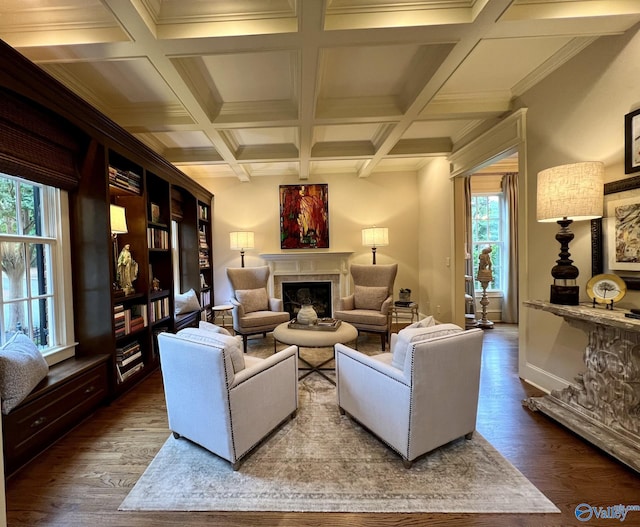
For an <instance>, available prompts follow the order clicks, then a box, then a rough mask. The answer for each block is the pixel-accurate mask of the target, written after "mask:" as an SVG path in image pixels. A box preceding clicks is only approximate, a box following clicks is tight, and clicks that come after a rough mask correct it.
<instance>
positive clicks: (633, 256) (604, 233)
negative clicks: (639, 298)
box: [591, 176, 640, 290]
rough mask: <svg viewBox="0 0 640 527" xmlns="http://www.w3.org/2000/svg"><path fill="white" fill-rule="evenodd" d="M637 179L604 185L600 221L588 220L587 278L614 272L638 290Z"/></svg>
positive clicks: (639, 184) (639, 232) (639, 194)
mask: <svg viewBox="0 0 640 527" xmlns="http://www.w3.org/2000/svg"><path fill="white" fill-rule="evenodd" d="M635 247H640V176H634V177H630V178H626V179H620V180H618V181H612V182H610V183H605V185H604V217H603V218H600V219H597V220H591V274H592V276H595V275H597V274H601V273H609V272H614V273H615V274H619V275H620V278H622V279H623V280H624V282H625V283H626V284H627V289H635V290H639V289H640V273H637V272H634V271H640V253H635V252H634V250H635V249H634V248H635Z"/></svg>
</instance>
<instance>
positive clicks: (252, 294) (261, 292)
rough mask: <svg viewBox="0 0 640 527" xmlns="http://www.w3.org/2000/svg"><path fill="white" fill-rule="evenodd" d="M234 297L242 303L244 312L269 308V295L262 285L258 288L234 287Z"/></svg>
mask: <svg viewBox="0 0 640 527" xmlns="http://www.w3.org/2000/svg"><path fill="white" fill-rule="evenodd" d="M236 298H237V299H238V302H240V303H241V304H242V307H243V308H244V312H245V313H253V312H254V311H268V310H269V297H268V296H267V290H266V289H265V288H264V287H261V288H260V289H236Z"/></svg>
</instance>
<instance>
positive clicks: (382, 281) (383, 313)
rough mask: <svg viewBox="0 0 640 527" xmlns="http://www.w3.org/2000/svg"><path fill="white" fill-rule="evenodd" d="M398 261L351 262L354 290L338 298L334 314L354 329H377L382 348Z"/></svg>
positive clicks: (387, 326) (386, 334)
mask: <svg viewBox="0 0 640 527" xmlns="http://www.w3.org/2000/svg"><path fill="white" fill-rule="evenodd" d="M397 273H398V264H390V265H362V264H352V265H351V276H352V278H353V285H354V293H353V294H352V295H350V296H347V297H343V298H341V299H340V300H339V302H338V309H337V310H336V312H335V313H334V315H333V316H334V317H335V318H338V319H340V320H344V321H345V322H348V323H349V324H351V325H353V326H355V327H356V328H357V329H358V332H360V331H364V332H369V333H379V334H380V342H381V345H382V351H384V350H385V346H386V342H387V339H388V335H389V329H390V327H391V304H392V303H393V283H394V282H395V279H396V274H397Z"/></svg>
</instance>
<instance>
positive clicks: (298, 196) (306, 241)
mask: <svg viewBox="0 0 640 527" xmlns="http://www.w3.org/2000/svg"><path fill="white" fill-rule="evenodd" d="M328 187H329V186H328V185H327V184H326V183H322V184H310V185H280V248H281V249H326V248H328V247H329V188H328Z"/></svg>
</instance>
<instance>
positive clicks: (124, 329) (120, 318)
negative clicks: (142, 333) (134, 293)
mask: <svg viewBox="0 0 640 527" xmlns="http://www.w3.org/2000/svg"><path fill="white" fill-rule="evenodd" d="M113 322H114V327H115V332H116V338H120V337H123V336H125V335H128V334H129V333H133V332H134V331H139V330H141V329H143V328H145V327H147V306H146V305H134V306H131V307H128V308H125V307H124V305H123V304H116V305H115V306H113Z"/></svg>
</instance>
